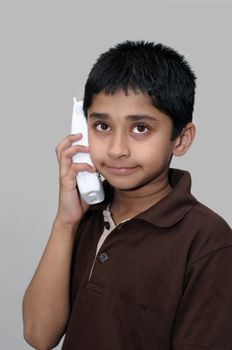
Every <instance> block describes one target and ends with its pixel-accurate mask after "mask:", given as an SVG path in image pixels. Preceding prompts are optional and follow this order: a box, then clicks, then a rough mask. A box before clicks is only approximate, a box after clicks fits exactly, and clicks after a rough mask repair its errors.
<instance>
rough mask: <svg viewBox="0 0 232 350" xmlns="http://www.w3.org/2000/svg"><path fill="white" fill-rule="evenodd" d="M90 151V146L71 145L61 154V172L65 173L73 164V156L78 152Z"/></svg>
mask: <svg viewBox="0 0 232 350" xmlns="http://www.w3.org/2000/svg"><path fill="white" fill-rule="evenodd" d="M80 152H82V153H88V152H89V148H88V147H86V146H80V145H77V146H71V147H69V148H66V149H64V150H62V151H61V153H60V155H59V164H60V173H61V175H63V174H65V173H66V172H67V170H68V169H69V167H70V166H71V164H72V157H73V156H74V155H75V154H77V153H80Z"/></svg>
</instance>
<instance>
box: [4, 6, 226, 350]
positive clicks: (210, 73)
mask: <svg viewBox="0 0 232 350" xmlns="http://www.w3.org/2000/svg"><path fill="white" fill-rule="evenodd" d="M0 7H1V8H0V17H1V18H0V36H1V38H0V39H1V40H0V44H1V46H0V50H1V54H0V61H1V64H0V88H1V94H0V100H1V103H0V116H1V126H0V152H1V158H0V159H1V181H0V208H1V210H0V217H1V220H0V234H1V236H0V237H1V244H0V247H1V248H0V249H1V252H0V258H1V261H0V268H1V299H0V300H1V301H0V302H1V305H0V310H1V312H0V323H1V324H0V332H1V334H0V348H1V349H4V350H26V349H30V346H29V345H27V344H26V342H25V341H24V339H23V332H22V312H21V304H22V297H23V293H24V291H25V288H26V286H27V285H28V283H29V281H30V279H31V277H32V274H33V272H34V270H35V268H36V265H37V263H38V261H39V259H40V257H41V254H42V251H43V249H44V247H45V244H46V241H47V239H48V236H49V233H50V229H51V225H52V221H53V217H54V215H55V213H56V208H57V195H58V166H57V162H56V157H55V152H54V150H55V147H56V145H57V144H58V143H59V142H60V141H61V140H62V139H63V138H64V137H65V136H66V135H67V134H68V133H69V132H70V122H71V112H72V101H73V96H76V97H77V99H82V97H83V88H84V84H85V80H86V78H87V75H88V73H89V70H90V68H91V67H92V65H93V63H94V62H95V61H96V59H97V57H98V56H99V55H100V54H101V53H102V52H103V51H105V50H106V49H108V48H109V47H111V46H113V45H114V44H116V43H117V42H121V41H124V40H127V39H131V40H138V39H144V40H151V41H156V42H162V43H164V44H166V45H169V46H172V47H173V48H175V49H177V50H178V51H179V52H180V53H183V54H184V55H185V56H186V57H187V59H188V60H189V62H190V64H191V65H192V67H193V69H194V71H195V72H196V75H197V77H198V80H197V94H196V105H195V111H194V121H195V123H196V125H197V137H196V140H195V142H194V144H193V146H192V149H191V150H190V151H189V152H188V154H186V155H185V156H184V157H182V158H178V159H174V161H173V163H172V166H175V167H179V168H183V169H189V170H190V172H191V174H192V179H193V187H192V192H193V194H194V195H195V196H196V197H197V198H198V199H199V200H200V201H202V202H203V203H205V204H206V205H208V206H209V207H211V208H212V209H213V210H215V211H216V212H218V213H219V214H220V215H222V216H223V217H224V218H225V219H226V220H227V221H228V222H229V223H230V224H231V221H232V220H231V219H232V217H231V203H230V199H231V197H232V192H231V178H232V172H231V146H232V142H231V132H232V131H231V129H232V123H231V101H232V98H231V81H232V76H231V75H232V74H231V73H232V68H231V62H232V49H231V32H232V21H231V15H232V3H230V2H225V1H214V2H213V1H206V0H205V1H192V2H191V1H182V2H181V1H174V0H173V1H165V0H163V1H162V2H161V1H160V2H159V1H155V0H154V1H152V0H150V1H148V0H147V1H146V0H144V1H142V0H133V1H132V0H131V1H130V0H123V1H119V0H117V1H110V0H108V1H101V0H99V1H90V0H89V1H87V0H83V1H81V0H79V1H78V0H76V1H74V0H73V1H58V0H46V1H44V0H40V1H33V0H30V1H29V0H21V1H16V0H15V1H11V0H8V1H1V5H0ZM58 348H59V349H60V346H59V347H57V349H58Z"/></svg>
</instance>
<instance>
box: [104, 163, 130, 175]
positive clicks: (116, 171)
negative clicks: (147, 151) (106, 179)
mask: <svg viewBox="0 0 232 350" xmlns="http://www.w3.org/2000/svg"><path fill="white" fill-rule="evenodd" d="M105 167H106V169H107V171H108V172H109V173H111V174H113V175H127V174H132V173H134V172H135V171H136V169H137V166H134V167H128V166H111V165H105Z"/></svg>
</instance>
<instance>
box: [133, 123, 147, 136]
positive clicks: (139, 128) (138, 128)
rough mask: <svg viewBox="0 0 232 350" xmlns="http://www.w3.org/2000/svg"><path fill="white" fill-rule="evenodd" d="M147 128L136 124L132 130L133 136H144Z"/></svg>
mask: <svg viewBox="0 0 232 350" xmlns="http://www.w3.org/2000/svg"><path fill="white" fill-rule="evenodd" d="M148 131H149V128H148V127H147V126H146V125H144V124H138V125H136V126H135V127H134V128H133V133H135V134H146V133H147V132H148Z"/></svg>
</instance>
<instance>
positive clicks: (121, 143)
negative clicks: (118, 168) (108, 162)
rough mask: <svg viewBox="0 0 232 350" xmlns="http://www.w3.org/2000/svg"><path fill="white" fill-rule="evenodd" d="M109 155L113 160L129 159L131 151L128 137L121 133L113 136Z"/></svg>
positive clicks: (108, 151)
mask: <svg viewBox="0 0 232 350" xmlns="http://www.w3.org/2000/svg"><path fill="white" fill-rule="evenodd" d="M107 153H108V156H109V157H110V158H112V159H119V158H125V157H128V156H129V155H130V149H129V145H128V140H127V137H126V135H124V134H123V133H122V132H120V131H118V132H117V133H115V134H114V135H112V138H111V140H110V143H109V145H108V150H107Z"/></svg>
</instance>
